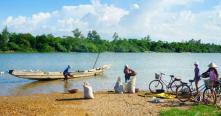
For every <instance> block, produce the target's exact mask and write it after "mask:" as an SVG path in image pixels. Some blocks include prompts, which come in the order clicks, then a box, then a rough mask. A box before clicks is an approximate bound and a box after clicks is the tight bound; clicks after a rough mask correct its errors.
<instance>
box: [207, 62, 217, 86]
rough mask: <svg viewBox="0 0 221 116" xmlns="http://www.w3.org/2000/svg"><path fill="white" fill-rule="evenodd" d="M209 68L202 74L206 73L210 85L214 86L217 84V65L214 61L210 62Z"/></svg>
mask: <svg viewBox="0 0 221 116" xmlns="http://www.w3.org/2000/svg"><path fill="white" fill-rule="evenodd" d="M208 67H209V69H208V70H207V71H206V72H204V73H203V75H207V76H208V77H209V78H210V81H211V86H212V87H214V86H216V85H217V84H218V77H219V74H218V71H217V69H216V68H217V65H216V64H215V63H210V64H209V65H208Z"/></svg>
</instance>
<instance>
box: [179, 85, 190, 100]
mask: <svg viewBox="0 0 221 116" xmlns="http://www.w3.org/2000/svg"><path fill="white" fill-rule="evenodd" d="M176 97H177V99H178V100H180V101H181V102H186V101H188V100H190V98H191V90H190V87H189V86H188V85H180V86H178V87H177V89H176Z"/></svg>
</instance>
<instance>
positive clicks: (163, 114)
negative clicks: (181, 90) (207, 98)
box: [160, 105, 221, 116]
mask: <svg viewBox="0 0 221 116" xmlns="http://www.w3.org/2000/svg"><path fill="white" fill-rule="evenodd" d="M160 116H221V112H220V111H219V109H218V108H217V107H216V106H212V105H195V106H192V108H190V109H188V110H183V109H178V108H171V109H169V110H161V111H160Z"/></svg>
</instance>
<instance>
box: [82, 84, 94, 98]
mask: <svg viewBox="0 0 221 116" xmlns="http://www.w3.org/2000/svg"><path fill="white" fill-rule="evenodd" d="M83 87H84V98H85V99H93V98H94V94H93V90H92V87H91V86H90V85H89V84H88V83H86V82H85V83H84V85H83Z"/></svg>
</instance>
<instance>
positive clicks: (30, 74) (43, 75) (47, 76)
mask: <svg viewBox="0 0 221 116" xmlns="http://www.w3.org/2000/svg"><path fill="white" fill-rule="evenodd" d="M108 68H110V65H103V66H101V67H99V68H95V69H91V70H84V71H75V72H70V76H69V77H68V78H80V77H89V76H97V75H102V74H103V73H104V71H105V70H106V69H108ZM9 74H11V75H13V76H16V77H19V78H24V79H31V80H55V79H64V75H63V72H44V71H23V70H9Z"/></svg>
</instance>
